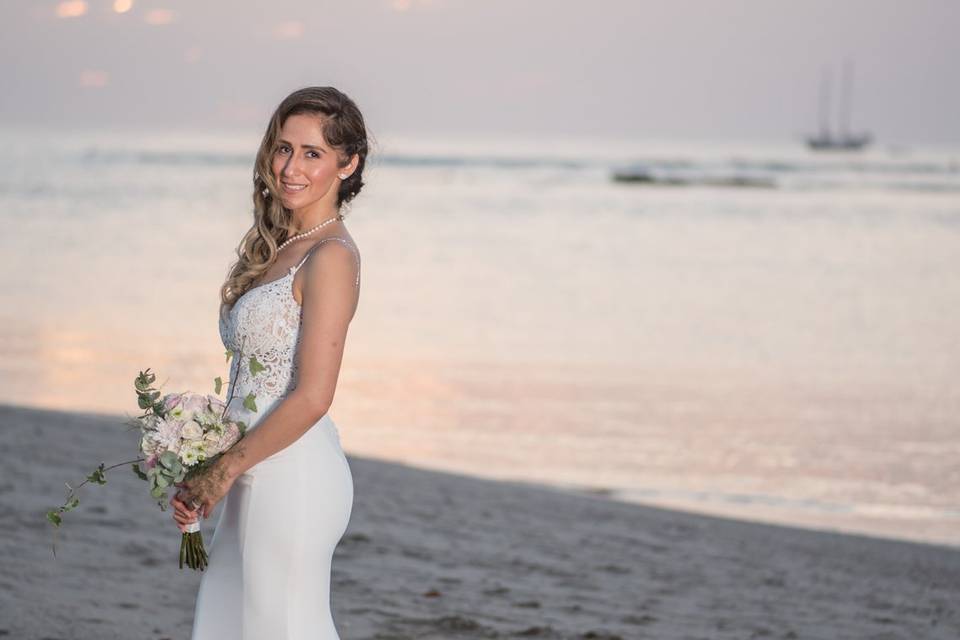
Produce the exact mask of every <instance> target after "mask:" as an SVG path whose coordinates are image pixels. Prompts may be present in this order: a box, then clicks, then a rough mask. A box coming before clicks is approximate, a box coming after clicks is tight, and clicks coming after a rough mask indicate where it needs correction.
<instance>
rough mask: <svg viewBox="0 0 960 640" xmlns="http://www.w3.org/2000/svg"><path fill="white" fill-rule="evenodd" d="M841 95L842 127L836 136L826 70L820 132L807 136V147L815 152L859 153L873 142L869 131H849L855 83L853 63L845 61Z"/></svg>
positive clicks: (821, 94)
mask: <svg viewBox="0 0 960 640" xmlns="http://www.w3.org/2000/svg"><path fill="white" fill-rule="evenodd" d="M842 73H843V75H842V77H841V83H842V84H841V87H840V88H841V93H840V127H839V133H838V134H837V135H836V136H834V135H833V134H832V133H831V132H830V70H829V69H828V68H824V70H823V73H822V75H821V79H820V131H819V132H817V133H816V134H814V135H810V136H807V146H808V147H809V148H810V149H813V150H814V151H835V150H845V151H850V150H852V151H857V150H859V149H862V148H864V147H865V146H867V145H868V144H870V142H871V141H872V140H873V136H872V135H871V134H870V132H869V131H864V132H861V133H857V134H851V133H850V132H849V131H848V124H849V122H848V121H849V119H850V94H851V85H852V82H853V63H852V62H851V61H850V60H844V65H843V69H842Z"/></svg>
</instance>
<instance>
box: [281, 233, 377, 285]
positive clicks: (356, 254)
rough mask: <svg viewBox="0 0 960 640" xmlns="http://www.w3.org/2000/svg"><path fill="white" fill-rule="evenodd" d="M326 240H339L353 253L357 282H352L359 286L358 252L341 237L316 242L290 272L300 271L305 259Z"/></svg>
mask: <svg viewBox="0 0 960 640" xmlns="http://www.w3.org/2000/svg"><path fill="white" fill-rule="evenodd" d="M327 240H339V241H340V242H342V243H343V244H345V245H346V246H347V247H349V248H350V250H351V251H353V255H354V257H355V258H356V259H357V280H356V282H354V286H357V285H359V284H360V252H358V251H357V248H356V247H355V246H354V245H353V243H352V242H349V241H348V240H344V239H343V238H341V237H339V236H330V237H329V238H324V239H323V240H320V241H319V242H317V244H315V245H314V246H313V247H311V248H310V251H307V254H306V255H305V256H303V260H301V261H300V264H298V265H297V266H296V267H294V268H293V269H292V270H291V273H296V272H297V271H299V270H300V267H302V266H303V263H304V262H306V261H307V258H309V257H310V254H312V253H313V252H314V251H316V250H317V247H319V246H320V245H321V244H323V243H324V242H326V241H327Z"/></svg>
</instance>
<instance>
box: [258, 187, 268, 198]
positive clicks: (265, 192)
mask: <svg viewBox="0 0 960 640" xmlns="http://www.w3.org/2000/svg"><path fill="white" fill-rule="evenodd" d="M260 193H261V194H262V195H263V197H264V198H268V197H270V189H268V188H266V187H264V188H263V191H261V192H260Z"/></svg>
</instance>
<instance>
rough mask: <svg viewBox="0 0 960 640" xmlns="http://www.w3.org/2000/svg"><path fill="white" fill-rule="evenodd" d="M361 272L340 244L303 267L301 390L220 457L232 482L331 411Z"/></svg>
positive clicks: (316, 254)
mask: <svg viewBox="0 0 960 640" xmlns="http://www.w3.org/2000/svg"><path fill="white" fill-rule="evenodd" d="M358 268H359V266H358V265H357V260H356V257H355V255H354V253H353V251H352V250H351V249H350V248H349V247H346V246H344V245H343V244H342V243H340V242H325V243H323V245H322V246H320V247H318V248H317V249H316V250H315V251H314V255H312V256H310V257H309V258H308V259H307V261H306V262H305V263H304V265H303V267H302V268H301V270H302V271H304V272H305V273H304V278H303V295H302V297H303V304H302V305H301V306H302V319H301V324H300V345H299V347H298V348H297V353H296V355H295V356H294V357H295V358H296V359H297V364H298V381H297V387H296V389H294V390H293V391H291V392H290V394H289V395H288V396H287V397H286V398H284V399H283V400H281V401H280V403H279V405H278V406H277V407H276V409H274V411H272V412H271V413H270V415H268V416H267V417H265V418H263V421H262V422H261V423H260V424H258V425H257V427H256V428H255V429H253V430H251V431H250V432H249V433H248V434H247V435H246V436H244V437H243V438H242V439H241V440H240V441H239V442H238V443H237V444H235V445H234V446H233V447H231V448H230V449H229V450H228V451H227V452H226V453H225V454H224V455H223V456H222V457H221V459H220V460H221V462H222V466H221V469H222V470H223V472H224V473H225V474H226V476H227V477H228V478H229V479H230V480H232V479H234V478H236V477H237V476H239V475H240V474H242V473H244V472H245V471H246V470H247V469H249V468H250V467H252V466H254V465H255V464H257V463H259V462H260V461H261V460H264V459H265V458H268V457H270V456H271V455H273V454H274V453H277V452H278V451H281V450H282V449H285V448H286V447H288V446H290V445H291V444H293V443H294V442H296V441H297V440H298V439H299V438H300V437H301V436H302V435H303V434H304V433H306V432H307V430H308V429H309V428H310V427H311V426H312V425H313V424H315V423H316V422H317V420H319V419H320V418H322V417H323V416H324V414H326V413H327V411H328V410H329V408H330V405H331V404H332V403H333V396H334V393H335V392H336V388H337V378H338V377H339V375H340V364H341V362H342V361H343V349H344V343H345V341H346V338H347V328H348V326H349V324H350V320H351V319H352V318H353V314H354V313H355V312H356V308H357V302H358V298H359V289H358V288H357V287H356V286H355V282H356V277H357V269H358Z"/></svg>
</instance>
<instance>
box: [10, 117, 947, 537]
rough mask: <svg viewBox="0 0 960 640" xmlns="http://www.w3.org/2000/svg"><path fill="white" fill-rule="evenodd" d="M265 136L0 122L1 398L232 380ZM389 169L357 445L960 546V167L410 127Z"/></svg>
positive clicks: (767, 146) (45, 402)
mask: <svg viewBox="0 0 960 640" xmlns="http://www.w3.org/2000/svg"><path fill="white" fill-rule="evenodd" d="M258 135H259V131H240V132H190V131H147V130H130V129H127V130H112V131H80V132H78V131H54V130H23V129H21V130H11V129H7V130H5V131H3V133H2V134H0V140H2V142H3V145H2V149H0V169H2V170H0V220H2V228H3V229H4V231H5V233H3V234H0V250H2V252H0V256H2V257H0V267H2V268H0V292H2V298H3V303H2V308H0V400H2V401H4V402H8V403H15V404H24V405H32V406H41V407H53V408H63V409H75V410H96V411H110V412H115V413H118V414H123V413H129V414H135V413H137V409H136V404H135V394H134V390H133V384H132V383H133V379H134V377H135V376H136V374H137V373H138V372H139V371H140V370H142V369H146V368H147V367H151V368H152V370H153V371H155V372H156V373H157V374H158V382H160V383H165V384H166V388H167V389H168V390H178V389H186V388H189V389H192V390H195V391H206V392H212V389H213V378H214V377H216V376H218V375H219V376H222V377H225V376H226V373H227V366H226V364H225V362H224V352H223V347H222V345H221V344H220V341H219V336H218V333H217V317H216V313H217V307H218V305H219V289H220V285H221V284H222V282H223V279H224V277H225V275H226V273H227V269H228V267H229V266H230V263H231V262H232V260H233V259H234V258H235V250H236V247H237V244H238V242H239V239H240V237H241V235H242V234H243V233H244V232H245V231H246V230H247V229H248V228H249V226H250V224H251V222H252V213H251V192H252V188H253V187H252V174H253V158H254V154H255V152H256V149H257V146H258V144H259V138H258ZM618 173H619V174H622V175H630V176H633V177H634V178H636V177H638V176H642V177H643V180H636V181H633V182H618V181H615V180H614V179H613V176H614V175H616V174H618ZM744 178H746V179H747V180H744ZM364 180H365V182H366V186H365V187H364V188H363V190H362V192H361V194H360V196H359V197H358V198H357V200H356V201H355V204H354V206H353V208H352V210H351V211H350V212H349V214H348V218H347V225H348V227H349V229H350V232H351V234H352V235H353V237H354V239H355V240H356V241H357V244H358V246H359V248H360V251H361V253H362V256H363V275H362V291H361V301H360V306H359V308H358V311H357V314H356V316H355V318H354V320H353V322H352V324H351V327H350V330H349V335H348V340H347V347H346V354H345V357H344V362H343V366H342V369H341V374H340V383H339V385H338V390H337V395H336V399H335V403H334V406H333V409H332V414H333V415H334V416H335V419H336V421H337V424H338V425H341V427H340V431H341V436H342V439H343V442H344V446H345V448H346V449H347V450H348V452H349V453H353V454H355V455H362V456H372V457H380V458H385V459H390V460H397V461H402V462H406V463H409V464H416V465H420V466H425V467H432V468H438V469H445V470H451V471H458V472H464V473H471V474H477V475H483V476H488V477H494V478H506V479H514V480H523V481H530V482H545V483H550V484H553V485H560V486H563V487H571V488H578V489H582V490H586V491H590V492H594V493H598V494H601V495H609V496H612V497H614V498H620V499H626V500H632V501H637V502H641V503H645V504H654V505H658V506H666V507H671V508H680V509H688V510H693V511H698V512H702V513H711V514H717V515H724V516H733V517H739V518H746V519H756V520H761V521H767V522H778V523H784V524H792V525H799V526H812V527H818V528H823V529H836V530H842V531H853V532H862V533H868V534H874V535H882V536H892V537H900V538H906V539H913V540H924V541H930V542H938V543H945V544H960V465H958V464H957V461H958V459H960V385H958V382H957V381H958V380H960V322H958V321H957V319H958V318H960V151H958V150H957V149H951V148H947V147H940V148H933V147H927V148H909V147H903V146H898V147H892V146H884V145H877V146H875V147H874V148H872V149H870V150H867V151H865V152H863V153H837V154H823V153H820V154H817V153H813V152H809V151H807V150H806V149H804V148H803V147H802V145H801V143H800V142H798V141H780V142H716V141H714V142H690V141H659V140H598V139H572V138H563V137H554V138H539V139H534V138H529V137H527V138H523V137H518V136H499V137H492V136H465V135H461V136H439V135H434V136H423V135H419V136H415V135H386V134H382V135H380V136H378V137H377V138H376V139H375V141H374V149H373V155H372V156H371V158H370V161H369V164H368V166H367V169H366V171H365V173H364ZM744 183H750V184H753V185H755V186H737V185H738V184H744Z"/></svg>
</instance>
